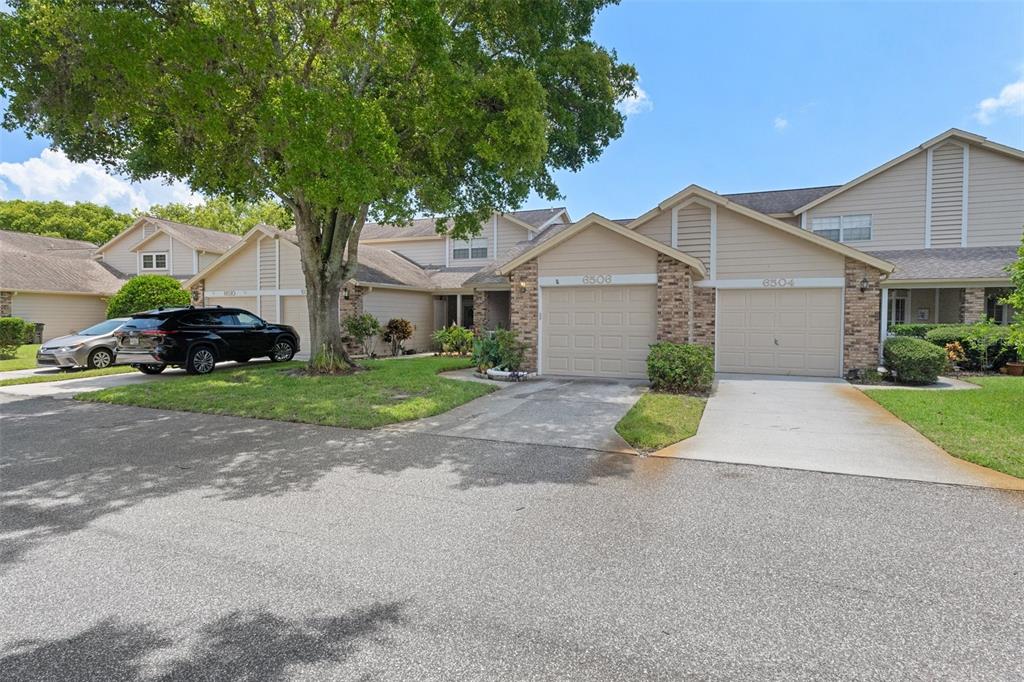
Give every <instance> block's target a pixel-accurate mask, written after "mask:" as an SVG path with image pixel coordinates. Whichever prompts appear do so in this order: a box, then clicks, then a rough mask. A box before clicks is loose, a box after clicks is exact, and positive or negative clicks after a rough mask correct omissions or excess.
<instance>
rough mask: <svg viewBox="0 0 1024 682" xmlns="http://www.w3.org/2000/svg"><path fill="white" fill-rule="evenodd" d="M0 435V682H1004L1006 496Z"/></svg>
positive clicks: (65, 433)
mask: <svg viewBox="0 0 1024 682" xmlns="http://www.w3.org/2000/svg"><path fill="white" fill-rule="evenodd" d="M0 414H2V419H0V456H2V459H0V679H3V680H8V679H10V680H44V679H45V680H60V679H68V680H104V681H115V680H136V679H145V680H149V679H153V680H178V679H189V680H191V679H197V680H198V679H217V680H246V681H257V680H279V679H291V678H307V679H359V680H363V679H417V680H427V679H496V678H503V679H516V680H526V679H552V678H559V679H566V678H573V679H587V680H596V679H617V680H621V679H687V678H693V679H786V680H796V679H835V678H845V679H878V680H883V679H884V680H890V679H900V678H902V679H928V680H933V679H958V680H960V679H1020V678H1022V677H1024V656H1022V655H1021V652H1022V651H1024V495H1022V494H1020V493H1013V492H1000V491H995V490H983V489H975V488H966V487H955V486H947V485H938V484H928V483H913V482H906V481H889V480H882V479H874V478H861V477H855V476H844V475H836V474H823V473H814V472H802V471H788V470H781V469H768V468H760V467H751V466H742V465H732V464H713V463H704V462H697V461H679V460H666V459H654V458H650V459H640V458H635V457H631V456H628V455H614V454H605V453H599V452H595V451H591V450H575V449H569V448H552V447H538V446H534V445H524V444H519V445H516V444H509V445H499V444H495V443H493V442H488V441H481V440H473V439H465V438H452V437H447V436H438V435H429V434H422V433H408V434H407V433H395V432H357V431H346V430H341V429H332V428H319V427H310V426H297V425H289V424H281V423H273V422H261V421H254V420H245V419H234V418H217V417H209V416H202V415H190V414H179V413H171V412H162V411H152V410H142V409H133V408H123V407H113V406H103V405H90V404H83V403H76V402H72V401H68V400H53V399H50V398H35V399H28V400H20V401H16V402H5V403H4V404H2V405H0ZM752 447H756V445H752Z"/></svg>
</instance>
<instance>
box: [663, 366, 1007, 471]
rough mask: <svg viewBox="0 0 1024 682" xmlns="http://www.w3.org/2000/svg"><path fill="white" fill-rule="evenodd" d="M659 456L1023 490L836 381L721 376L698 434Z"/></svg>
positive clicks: (858, 392) (848, 385) (851, 387)
mask: <svg viewBox="0 0 1024 682" xmlns="http://www.w3.org/2000/svg"><path fill="white" fill-rule="evenodd" d="M654 456H656V457H675V458H680V459H699V460H708V461H715V462H732V463H737V464H757V465H762V466H773V467H784V468H789V469H805V470H810V471H826V472H832V473H840V474H854V475H858V476H877V477H881V478H894V479H904V480H909V481H928V482H932V483H951V484H956V485H973V486H983V487H988V488H1001V489H1006V490H1024V480H1021V479H1018V478H1015V477H1013V476H1008V475H1006V474H1001V473H999V472H996V471H992V470H991V469H986V468H984V467H980V466H977V465H975V464H971V463H969V462H965V461H963V460H960V459H957V458H955V457H952V456H951V455H949V454H948V453H947V452H946V451H945V450H943V449H942V448H940V447H938V446H937V445H935V444H934V443H932V442H931V441H929V440H928V439H927V438H925V437H924V436H922V435H921V434H919V433H918V432H917V431H915V430H914V429H912V428H911V427H909V426H907V425H906V424H905V423H903V422H902V421H900V420H899V419H897V418H896V417H895V416H893V415H892V414H891V413H890V412H889V411H888V410H886V409H884V408H883V407H881V406H880V405H878V404H877V403H876V402H874V401H873V400H871V398H869V397H867V396H866V395H864V394H863V393H862V392H861V391H859V390H857V389H856V388H854V387H853V386H851V385H850V384H848V383H846V382H845V381H841V380H839V379H806V378H798V377H768V376H752V375H748V376H743V375H728V374H726V375H719V377H718V382H717V386H716V389H715V393H714V395H713V396H712V397H711V399H709V400H708V404H707V407H706V408H705V410H704V418H703V419H702V420H701V424H700V428H699V429H698V431H697V435H696V436H694V437H693V438H690V439H689V440H685V441H683V442H681V443H676V444H675V445H671V446H669V447H667V448H665V449H663V450H660V451H658V452H656V453H654Z"/></svg>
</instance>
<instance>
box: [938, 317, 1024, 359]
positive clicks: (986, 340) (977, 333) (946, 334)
mask: <svg viewBox="0 0 1024 682" xmlns="http://www.w3.org/2000/svg"><path fill="white" fill-rule="evenodd" d="M1010 333H1011V332H1010V327H1004V326H1000V325H998V324H992V323H991V322H979V323H977V324H953V325H943V326H940V327H935V328H934V329H931V330H929V331H928V332H927V333H926V334H925V335H924V339H925V341H928V342H929V343H933V344H935V345H936V346H939V347H942V348H945V347H946V346H948V345H949V344H951V343H959V344H960V346H961V347H962V348H963V351H964V356H965V358H964V363H963V364H964V365H966V366H967V368H968V369H999V368H1000V367H1002V366H1003V365H1005V364H1006V363H1007V362H1012V361H1013V360H1014V359H1015V358H1016V356H1017V353H1016V351H1015V350H1014V346H1013V343H1012V342H1011V340H1010Z"/></svg>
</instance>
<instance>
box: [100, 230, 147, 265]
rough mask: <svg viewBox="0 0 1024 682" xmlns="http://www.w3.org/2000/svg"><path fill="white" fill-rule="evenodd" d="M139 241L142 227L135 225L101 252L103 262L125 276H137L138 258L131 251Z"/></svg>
mask: <svg viewBox="0 0 1024 682" xmlns="http://www.w3.org/2000/svg"><path fill="white" fill-rule="evenodd" d="M140 241H142V226H141V225H137V226H135V227H134V228H132V229H130V230H129V231H128V232H127V234H126V235H125V236H124V237H122V238H121V239H119V240H118V241H117V242H116V243H115V244H114V245H113V246H111V247H110V248H108V249H107V250H106V251H104V252H103V254H102V255H103V262H104V263H106V264H107V265H109V266H110V267H112V268H114V269H115V270H120V271H121V272H123V273H124V274H126V275H136V274H138V272H139V265H138V260H137V258H138V257H137V256H136V254H135V252H134V251H132V249H134V248H135V245H136V244H138V243H139V242H140Z"/></svg>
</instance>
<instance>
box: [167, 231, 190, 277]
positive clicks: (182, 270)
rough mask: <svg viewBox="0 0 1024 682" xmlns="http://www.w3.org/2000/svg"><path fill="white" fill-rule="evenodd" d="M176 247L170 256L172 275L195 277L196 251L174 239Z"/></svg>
mask: <svg viewBox="0 0 1024 682" xmlns="http://www.w3.org/2000/svg"><path fill="white" fill-rule="evenodd" d="M171 241H173V242H174V247H173V248H172V249H171V251H172V252H171V253H170V254H168V255H169V257H170V261H171V274H172V275H194V274H196V271H195V268H194V267H193V266H194V265H195V260H193V258H194V256H193V254H194V253H195V249H193V248H192V247H191V246H189V245H188V244H183V243H182V242H180V241H178V240H177V239H172V240H171Z"/></svg>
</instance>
